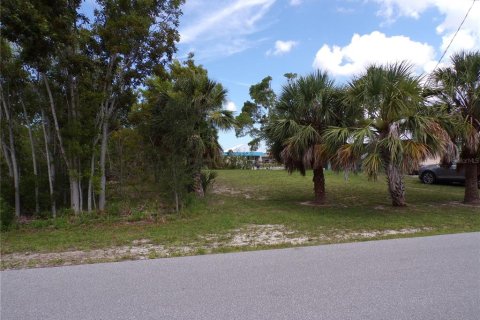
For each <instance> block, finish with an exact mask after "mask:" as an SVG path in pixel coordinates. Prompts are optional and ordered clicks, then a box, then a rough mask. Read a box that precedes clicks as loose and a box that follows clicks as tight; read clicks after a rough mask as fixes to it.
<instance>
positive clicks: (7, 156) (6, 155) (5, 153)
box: [0, 112, 13, 178]
mask: <svg viewBox="0 0 480 320" xmlns="http://www.w3.org/2000/svg"><path fill="white" fill-rule="evenodd" d="M1 114H3V113H2V112H0V115H1ZM0 118H1V117H0ZM0 140H1V144H2V152H3V153H2V154H3V157H4V158H5V162H6V163H7V167H8V176H9V177H10V178H13V167H12V160H11V159H12V158H11V157H10V152H9V151H8V147H7V145H6V144H5V142H4V141H3V132H0Z"/></svg>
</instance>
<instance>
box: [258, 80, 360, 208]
mask: <svg viewBox="0 0 480 320" xmlns="http://www.w3.org/2000/svg"><path fill="white" fill-rule="evenodd" d="M356 117H357V115H356V113H355V111H354V110H353V109H351V108H348V107H347V106H346V105H345V104H344V103H343V101H342V92H341V89H339V88H337V87H336V86H335V83H334V81H333V79H331V78H330V77H329V76H328V74H327V73H325V72H322V71H317V72H315V73H312V74H309V75H307V76H304V77H300V78H298V79H295V78H290V79H289V81H288V83H287V84H286V85H284V87H283V90H282V93H281V95H280V98H279V101H278V103H277V104H276V105H275V107H274V109H273V110H272V112H271V114H270V119H269V122H268V124H267V126H266V128H265V136H266V138H267V142H268V143H269V145H270V147H271V151H272V152H273V153H274V155H275V156H276V157H277V158H278V159H279V160H280V161H282V162H283V163H284V164H285V167H286V168H287V170H288V171H289V172H293V171H295V170H299V171H300V173H301V174H303V175H305V170H306V169H307V168H312V169H313V184H314V194H315V202H316V203H319V204H321V203H324V202H325V177H324V172H323V170H324V168H325V166H326V165H327V163H328V160H329V157H330V155H329V153H328V148H327V147H326V145H325V141H324V140H323V138H322V134H323V133H324V131H325V129H327V127H328V126H334V125H342V124H346V123H348V121H354V119H355V118H356Z"/></svg>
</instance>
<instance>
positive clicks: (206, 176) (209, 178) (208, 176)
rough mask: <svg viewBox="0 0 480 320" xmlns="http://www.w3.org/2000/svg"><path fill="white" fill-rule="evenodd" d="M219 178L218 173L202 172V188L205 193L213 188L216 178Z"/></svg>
mask: <svg viewBox="0 0 480 320" xmlns="http://www.w3.org/2000/svg"><path fill="white" fill-rule="evenodd" d="M217 176H218V173H217V172H216V171H202V177H201V179H202V188H203V190H205V191H208V190H209V189H210V188H212V187H213V184H214V183H215V178H216V177H217Z"/></svg>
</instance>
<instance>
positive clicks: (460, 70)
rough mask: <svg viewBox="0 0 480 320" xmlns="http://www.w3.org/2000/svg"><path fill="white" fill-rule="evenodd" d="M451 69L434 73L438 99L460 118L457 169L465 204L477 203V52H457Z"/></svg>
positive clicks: (479, 84) (479, 82)
mask: <svg viewBox="0 0 480 320" xmlns="http://www.w3.org/2000/svg"><path fill="white" fill-rule="evenodd" d="M451 61H452V64H451V66H448V67H445V68H439V69H437V70H436V71H434V73H433V76H432V79H433V80H434V82H435V84H436V86H437V89H438V97H439V98H440V100H441V101H442V102H443V103H444V104H445V105H446V106H447V109H448V110H449V112H450V113H451V114H452V115H454V116H458V117H460V118H461V120H462V122H463V125H462V126H461V127H459V128H458V129H460V130H458V132H457V136H456V137H454V139H455V138H457V139H455V140H458V141H459V142H460V144H461V152H460V161H459V162H458V163H459V166H458V167H459V168H460V167H461V166H463V167H464V168H465V196H464V202H465V203H479V202H480V194H479V191H478V183H479V182H478V181H479V175H480V51H474V52H459V53H457V54H454V55H453V56H452V58H451Z"/></svg>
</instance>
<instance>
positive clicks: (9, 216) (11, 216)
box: [0, 197, 15, 230]
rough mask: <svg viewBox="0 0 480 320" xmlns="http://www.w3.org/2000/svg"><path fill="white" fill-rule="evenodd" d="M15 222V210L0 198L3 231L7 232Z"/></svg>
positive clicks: (0, 217)
mask: <svg viewBox="0 0 480 320" xmlns="http://www.w3.org/2000/svg"><path fill="white" fill-rule="evenodd" d="M14 221H15V213H14V212H13V208H12V207H10V205H9V204H8V203H7V202H6V201H5V200H3V198H2V197H0V226H1V229H2V230H7V229H8V228H9V227H10V226H11V225H12V224H13V222H14Z"/></svg>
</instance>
